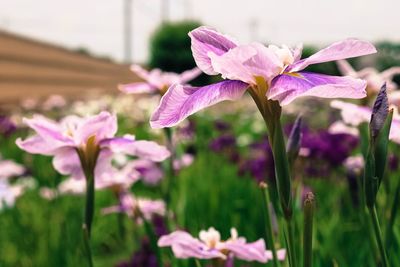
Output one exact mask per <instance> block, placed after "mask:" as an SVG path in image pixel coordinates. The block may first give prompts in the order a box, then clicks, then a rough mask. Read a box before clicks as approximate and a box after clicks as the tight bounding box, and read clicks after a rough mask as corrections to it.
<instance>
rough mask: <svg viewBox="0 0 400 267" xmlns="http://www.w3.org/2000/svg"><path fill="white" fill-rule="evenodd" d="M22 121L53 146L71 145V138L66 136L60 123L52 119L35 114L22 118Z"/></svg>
mask: <svg viewBox="0 0 400 267" xmlns="http://www.w3.org/2000/svg"><path fill="white" fill-rule="evenodd" d="M23 121H24V123H26V124H27V125H28V126H29V127H30V128H32V129H33V130H34V131H35V132H36V134H37V135H38V136H40V137H42V138H43V139H45V140H46V142H47V143H49V144H50V143H53V144H54V145H55V146H63V145H73V142H72V138H71V137H69V136H67V135H66V134H65V133H64V132H63V129H62V128H61V127H60V125H59V124H58V123H56V122H54V121H52V120H49V119H47V118H45V117H43V116H40V115H35V116H33V118H32V119H27V118H24V119H23Z"/></svg>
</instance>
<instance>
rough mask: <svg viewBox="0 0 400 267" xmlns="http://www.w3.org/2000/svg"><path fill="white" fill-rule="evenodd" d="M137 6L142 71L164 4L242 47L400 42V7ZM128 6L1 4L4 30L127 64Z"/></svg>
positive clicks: (331, 2)
mask: <svg viewBox="0 0 400 267" xmlns="http://www.w3.org/2000/svg"><path fill="white" fill-rule="evenodd" d="M131 1H132V47H131V49H132V61H133V62H139V63H145V62H146V60H147V59H148V44H149V38H150V37H151V34H152V33H153V32H154V31H155V29H156V28H157V27H158V26H159V24H160V22H161V17H162V12H161V10H162V6H163V5H162V1H167V6H168V9H167V10H168V11H167V14H168V19H169V20H171V21H178V20H182V19H185V18H190V19H195V20H198V21H200V22H201V23H202V24H204V25H208V26H212V27H214V28H216V29H218V30H219V31H221V32H223V33H227V34H229V35H231V36H233V37H234V38H235V39H236V40H238V41H240V42H243V43H246V42H251V41H263V42H268V43H274V44H283V43H284V44H288V45H296V44H298V43H305V44H315V45H324V44H328V43H330V42H333V41H338V40H341V39H344V38H348V37H356V38H361V39H365V40H369V41H381V40H391V41H398V42H400V19H399V18H398V17H399V15H400V11H399V10H400V1H399V0H285V1H284V0H275V1H271V0H246V1H243V0H241V1H240V0H131ZM123 3H124V0H113V1H110V0H68V1H61V0H40V1H34V0H0V29H5V30H8V31H11V32H16V33H19V34H22V35H26V36H29V37H33V38H36V39H39V40H43V41H47V42H51V43H55V44H58V45H62V46H65V47H68V48H72V49H76V48H82V47H84V48H86V49H88V50H90V51H91V52H92V53H93V54H96V55H99V56H107V57H111V58H113V59H115V60H117V61H122V60H123V57H124V49H123V8H124V5H123ZM164 3H165V2H164ZM0 45H1V44H0Z"/></svg>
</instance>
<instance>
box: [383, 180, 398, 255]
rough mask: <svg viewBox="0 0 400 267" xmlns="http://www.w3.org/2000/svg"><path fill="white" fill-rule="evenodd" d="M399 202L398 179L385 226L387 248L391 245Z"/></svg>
mask: <svg viewBox="0 0 400 267" xmlns="http://www.w3.org/2000/svg"><path fill="white" fill-rule="evenodd" d="M399 202H400V181H399V183H398V184H397V187H396V192H395V195H394V199H393V205H392V209H391V212H390V218H389V223H388V226H387V228H386V237H385V240H386V247H387V248H388V249H389V248H390V246H391V245H392V242H393V225H394V222H395V220H396V216H397V211H398V209H399V204H400V203H399Z"/></svg>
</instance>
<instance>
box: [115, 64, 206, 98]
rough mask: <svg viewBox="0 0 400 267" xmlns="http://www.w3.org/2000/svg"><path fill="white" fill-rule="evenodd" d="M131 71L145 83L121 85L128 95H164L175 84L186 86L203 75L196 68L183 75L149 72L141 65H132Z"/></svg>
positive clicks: (156, 70)
mask: <svg viewBox="0 0 400 267" xmlns="http://www.w3.org/2000/svg"><path fill="white" fill-rule="evenodd" d="M131 70H132V71H133V72H134V73H135V74H136V75H138V76H139V77H140V78H141V79H143V80H145V82H136V83H131V84H125V85H120V86H119V89H120V90H121V91H122V92H124V93H127V94H140V93H157V92H158V93H159V94H160V95H163V94H164V93H165V92H166V91H167V89H168V87H169V86H171V85H173V84H186V83H188V82H189V81H191V80H193V79H194V78H196V77H197V76H199V75H200V74H201V70H200V69H198V68H194V69H192V70H187V71H185V72H182V73H181V74H178V73H174V72H163V71H161V70H160V69H153V70H151V71H147V70H145V69H143V68H142V67H141V66H139V65H132V66H131Z"/></svg>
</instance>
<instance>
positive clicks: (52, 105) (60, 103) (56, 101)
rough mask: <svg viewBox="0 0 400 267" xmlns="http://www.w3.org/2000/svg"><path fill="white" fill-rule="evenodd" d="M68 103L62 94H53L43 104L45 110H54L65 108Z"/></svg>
mask: <svg viewBox="0 0 400 267" xmlns="http://www.w3.org/2000/svg"><path fill="white" fill-rule="evenodd" d="M66 104H67V100H66V99H65V98H64V97H63V96H61V95H51V96H49V97H48V98H47V99H46V101H45V102H44V103H43V104H42V106H43V110H47V111H48V110H52V109H59V108H63V107H64V106H65V105H66Z"/></svg>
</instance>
